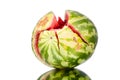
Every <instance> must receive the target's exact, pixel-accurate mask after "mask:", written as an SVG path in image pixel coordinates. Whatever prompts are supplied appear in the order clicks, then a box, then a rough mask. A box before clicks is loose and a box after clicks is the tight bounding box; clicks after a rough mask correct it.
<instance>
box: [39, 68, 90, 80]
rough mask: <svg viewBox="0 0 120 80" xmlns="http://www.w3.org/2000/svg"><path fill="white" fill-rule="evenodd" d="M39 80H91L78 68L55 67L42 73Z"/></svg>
mask: <svg viewBox="0 0 120 80" xmlns="http://www.w3.org/2000/svg"><path fill="white" fill-rule="evenodd" d="M37 80H91V79H90V77H89V76H88V75H87V74H85V73H84V72H82V71H80V70H78V69H62V70H60V69H53V70H51V71H48V72H46V73H44V74H43V75H41V76H40V77H39V78H38V79H37Z"/></svg>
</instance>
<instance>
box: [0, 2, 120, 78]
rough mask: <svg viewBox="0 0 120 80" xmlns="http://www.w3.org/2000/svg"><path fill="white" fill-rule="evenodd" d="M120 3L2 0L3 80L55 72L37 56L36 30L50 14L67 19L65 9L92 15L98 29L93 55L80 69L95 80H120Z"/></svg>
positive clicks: (0, 59)
mask: <svg viewBox="0 0 120 80" xmlns="http://www.w3.org/2000/svg"><path fill="white" fill-rule="evenodd" d="M119 7H120V5H119V0H76V1H75V0H71V1H70V0H64V1H63V0H1V1H0V80H36V79H37V78H38V77H39V76H40V75H41V74H43V73H45V72H47V71H49V70H51V69H53V68H49V67H47V66H45V65H44V64H42V63H41V62H39V61H38V59H37V58H36V57H35V56H34V54H33V52H32V49H31V36H32V31H33V28H34V26H35V25H36V23H37V22H38V20H39V19H40V18H41V17H42V16H43V15H44V14H46V13H47V12H49V11H54V12H55V14H56V15H60V16H62V17H63V16H64V10H66V9H71V10H76V11H79V12H81V13H83V14H85V15H86V16H88V17H89V18H90V19H91V20H92V21H93V22H94V24H95V25H96V28H97V30H98V35H99V39H98V45H97V47H96V50H95V52H94V54H93V56H92V57H91V58H90V59H89V60H88V61H87V62H85V63H83V64H82V65H79V66H78V67H77V69H80V70H82V71H83V72H85V73H86V74H88V75H89V76H90V78H91V79H92V80H120V77H119V75H120V69H119V68H120V46H119V45H120V9H119Z"/></svg>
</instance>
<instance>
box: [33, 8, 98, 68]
mask: <svg viewBox="0 0 120 80" xmlns="http://www.w3.org/2000/svg"><path fill="white" fill-rule="evenodd" d="M97 41H98V34H97V30H96V28H95V25H94V24H93V22H92V21H91V20H90V19H89V18H87V17H86V16H85V15H83V14H81V13H79V12H77V11H73V10H66V12H65V20H64V21H63V20H62V19H61V18H60V17H59V18H58V20H57V19H56V17H55V15H54V13H53V12H49V13H47V14H46V15H44V16H43V17H42V18H41V19H40V20H39V21H38V23H37V25H36V26H35V28H34V30H33V33H32V49H33V52H34V53H35V55H36V57H37V58H38V59H39V60H40V61H41V62H43V63H44V64H46V65H48V66H50V67H54V68H59V69H64V68H73V67H76V66H78V65H80V64H82V63H83V62H85V61H86V60H88V59H89V58H90V57H91V56H92V54H93V53H94V50H95V47H96V44H97Z"/></svg>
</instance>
